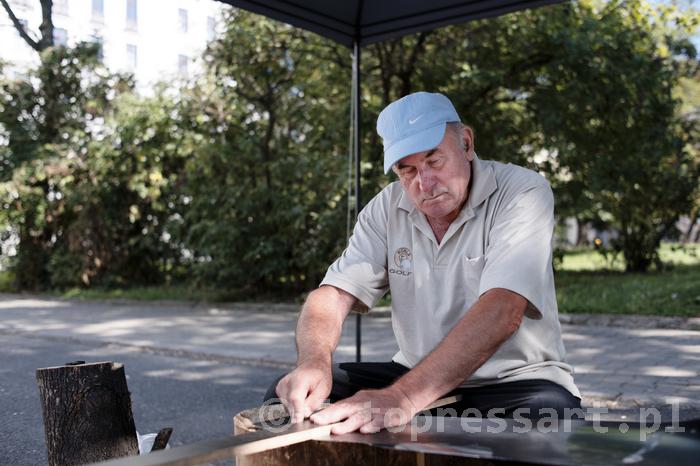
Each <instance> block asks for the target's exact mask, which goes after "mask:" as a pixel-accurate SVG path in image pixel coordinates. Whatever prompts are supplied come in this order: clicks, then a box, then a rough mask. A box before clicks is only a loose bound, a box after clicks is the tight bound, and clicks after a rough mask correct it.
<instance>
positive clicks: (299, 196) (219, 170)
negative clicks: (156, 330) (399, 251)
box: [173, 10, 349, 294]
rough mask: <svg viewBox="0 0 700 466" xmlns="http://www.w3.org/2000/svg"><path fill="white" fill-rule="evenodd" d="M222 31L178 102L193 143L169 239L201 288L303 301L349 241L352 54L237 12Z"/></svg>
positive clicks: (300, 33)
mask: <svg viewBox="0 0 700 466" xmlns="http://www.w3.org/2000/svg"><path fill="white" fill-rule="evenodd" d="M225 24H226V28H225V31H224V32H223V34H222V35H221V37H220V38H219V39H218V40H216V41H214V42H213V43H212V44H211V45H210V47H209V49H208V51H207V52H206V54H205V60H206V62H207V63H208V64H209V71H210V72H209V74H208V76H207V78H206V79H205V80H203V81H202V82H200V83H199V84H198V85H197V86H195V87H194V88H193V89H192V90H191V91H190V92H189V93H186V94H185V95H184V96H183V106H184V107H183V110H182V111H183V115H186V116H187V117H186V118H187V120H186V121H184V123H183V124H184V129H187V130H191V131H192V132H193V134H192V137H193V138H194V141H195V144H194V150H193V154H192V158H190V159H189V160H188V163H187V166H186V169H185V171H184V173H183V178H182V180H183V185H182V191H181V199H180V205H181V207H180V208H182V212H183V215H182V220H181V223H180V226H179V227H178V228H177V229H173V231H177V232H178V234H177V238H178V239H179V240H180V241H181V242H182V245H183V248H184V249H185V250H187V251H188V252H190V253H191V255H192V263H193V266H194V268H195V271H196V277H197V280H198V282H199V283H200V284H202V285H207V286H219V287H223V288H228V289H238V290H244V289H247V290H255V291H257V292H258V293H260V292H262V293H268V294H275V293H289V292H290V291H291V292H299V291H301V290H304V289H308V288H309V287H311V286H314V285H315V284H317V283H318V281H319V279H320V276H321V274H322V273H323V271H324V269H325V267H326V266H327V265H328V262H329V261H330V260H331V259H332V257H333V256H334V255H335V254H336V253H337V252H338V249H339V247H341V246H342V243H343V241H342V238H344V237H345V213H344V207H345V202H344V178H345V173H346V169H345V163H346V160H347V159H346V151H347V149H346V142H347V127H348V110H347V108H348V107H347V105H348V86H347V82H348V79H349V54H348V52H347V50H345V49H342V48H339V47H338V46H335V45H333V44H330V43H329V42H326V41H323V40H321V39H320V38H318V37H317V36H314V35H313V34H310V33H306V32H303V31H300V30H298V29H294V28H291V27H289V26H286V25H282V24H279V23H276V22H273V21H270V20H267V19H264V18H261V17H259V16H255V15H251V14H248V13H245V12H242V11H237V10H232V11H231V12H229V13H228V15H227V16H226V18H225ZM174 223H176V222H174ZM173 226H174V227H175V226H176V225H175V224H174V225H173Z"/></svg>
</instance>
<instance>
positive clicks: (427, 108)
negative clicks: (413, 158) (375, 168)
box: [377, 92, 460, 173]
mask: <svg viewBox="0 0 700 466" xmlns="http://www.w3.org/2000/svg"><path fill="white" fill-rule="evenodd" d="M458 121H460V119H459V115H458V114H457V111H456V110H455V108H454V106H453V105H452V102H450V99H448V98H447V97H445V96H444V95H442V94H437V93H430V92H415V93H413V94H409V95H407V96H405V97H402V98H400V99H399V100H397V101H395V102H392V103H390V104H389V105H387V106H386V108H385V109H384V110H382V112H381V113H380V114H379V118H377V133H378V134H379V136H380V137H381V138H382V142H383V143H384V173H389V170H391V167H392V166H393V165H394V164H395V163H396V162H398V161H399V160H401V159H402V158H404V157H407V156H409V155H411V154H415V153H417V152H423V151H426V150H430V149H433V148H435V147H437V146H438V144H440V141H442V138H443V137H444V136H445V128H446V127H447V123H450V122H458Z"/></svg>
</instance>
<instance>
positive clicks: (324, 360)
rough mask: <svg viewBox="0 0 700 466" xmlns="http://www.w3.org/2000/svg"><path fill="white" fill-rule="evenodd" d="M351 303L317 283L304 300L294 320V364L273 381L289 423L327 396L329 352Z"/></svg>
mask: <svg viewBox="0 0 700 466" xmlns="http://www.w3.org/2000/svg"><path fill="white" fill-rule="evenodd" d="M355 302H356V298H355V297H354V296H353V295H351V294H349V293H347V292H345V291H343V290H341V289H339V288H336V287H334V286H321V287H320V288H318V289H316V290H314V291H312V292H311V293H310V294H309V296H308V298H307V299H306V302H305V303H304V306H303V308H302V311H301V314H300V316H299V321H298V323H297V331H296V343H297V367H296V368H295V369H294V370H293V371H292V372H290V373H289V374H287V375H286V376H285V377H284V378H283V379H282V380H280V382H279V383H278V384H277V396H279V397H280V399H281V400H282V402H283V403H284V405H285V406H286V407H287V410H288V411H289V413H290V415H291V417H292V422H299V421H301V420H303V419H304V418H307V417H309V415H310V414H311V413H312V412H313V411H314V410H316V409H318V408H319V407H320V406H321V404H322V403H323V401H324V400H325V399H326V398H328V395H329V394H330V392H331V388H332V384H333V379H332V375H331V362H332V354H333V351H334V350H335V348H336V346H338V341H339V340H340V334H341V331H342V327H343V321H344V320H345V318H346V317H347V315H348V314H349V313H350V310H351V309H352V307H353V305H354V304H355Z"/></svg>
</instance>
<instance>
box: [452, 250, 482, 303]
mask: <svg viewBox="0 0 700 466" xmlns="http://www.w3.org/2000/svg"><path fill="white" fill-rule="evenodd" d="M485 262H486V259H485V257H484V256H477V257H467V256H464V257H463V258H462V263H461V264H460V265H461V267H462V270H461V277H462V280H461V283H459V285H458V286H460V287H461V288H462V289H463V290H464V291H465V292H466V296H465V298H466V300H467V304H468V305H471V304H472V303H474V302H475V301H476V300H477V299H478V298H479V283H480V282H481V273H482V272H483V271H484V265H485Z"/></svg>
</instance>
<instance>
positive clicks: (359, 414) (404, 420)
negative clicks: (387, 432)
mask: <svg viewBox="0 0 700 466" xmlns="http://www.w3.org/2000/svg"><path fill="white" fill-rule="evenodd" d="M418 411H419V410H418V409H416V407H415V406H414V405H413V404H412V403H411V401H410V400H409V399H408V398H407V397H406V395H404V394H403V393H402V392H401V391H400V390H398V389H396V388H394V387H391V386H390V387H387V388H383V389H381V390H361V391H359V392H357V393H356V394H355V395H353V396H352V397H350V398H346V399H345V400H341V401H339V402H337V403H334V404H332V405H331V406H329V407H328V408H326V409H324V410H323V411H319V412H317V413H315V414H313V415H312V416H311V421H312V422H315V423H316V424H322V425H325V424H332V423H336V422H340V424H338V425H336V426H333V428H332V429H331V433H333V434H345V433H347V432H353V431H356V430H359V431H360V432H362V433H363V434H369V433H374V432H378V431H379V430H380V429H382V428H388V427H395V426H402V425H405V424H408V423H409V422H410V421H411V419H412V418H413V416H415V415H416V414H417V413H418Z"/></svg>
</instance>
